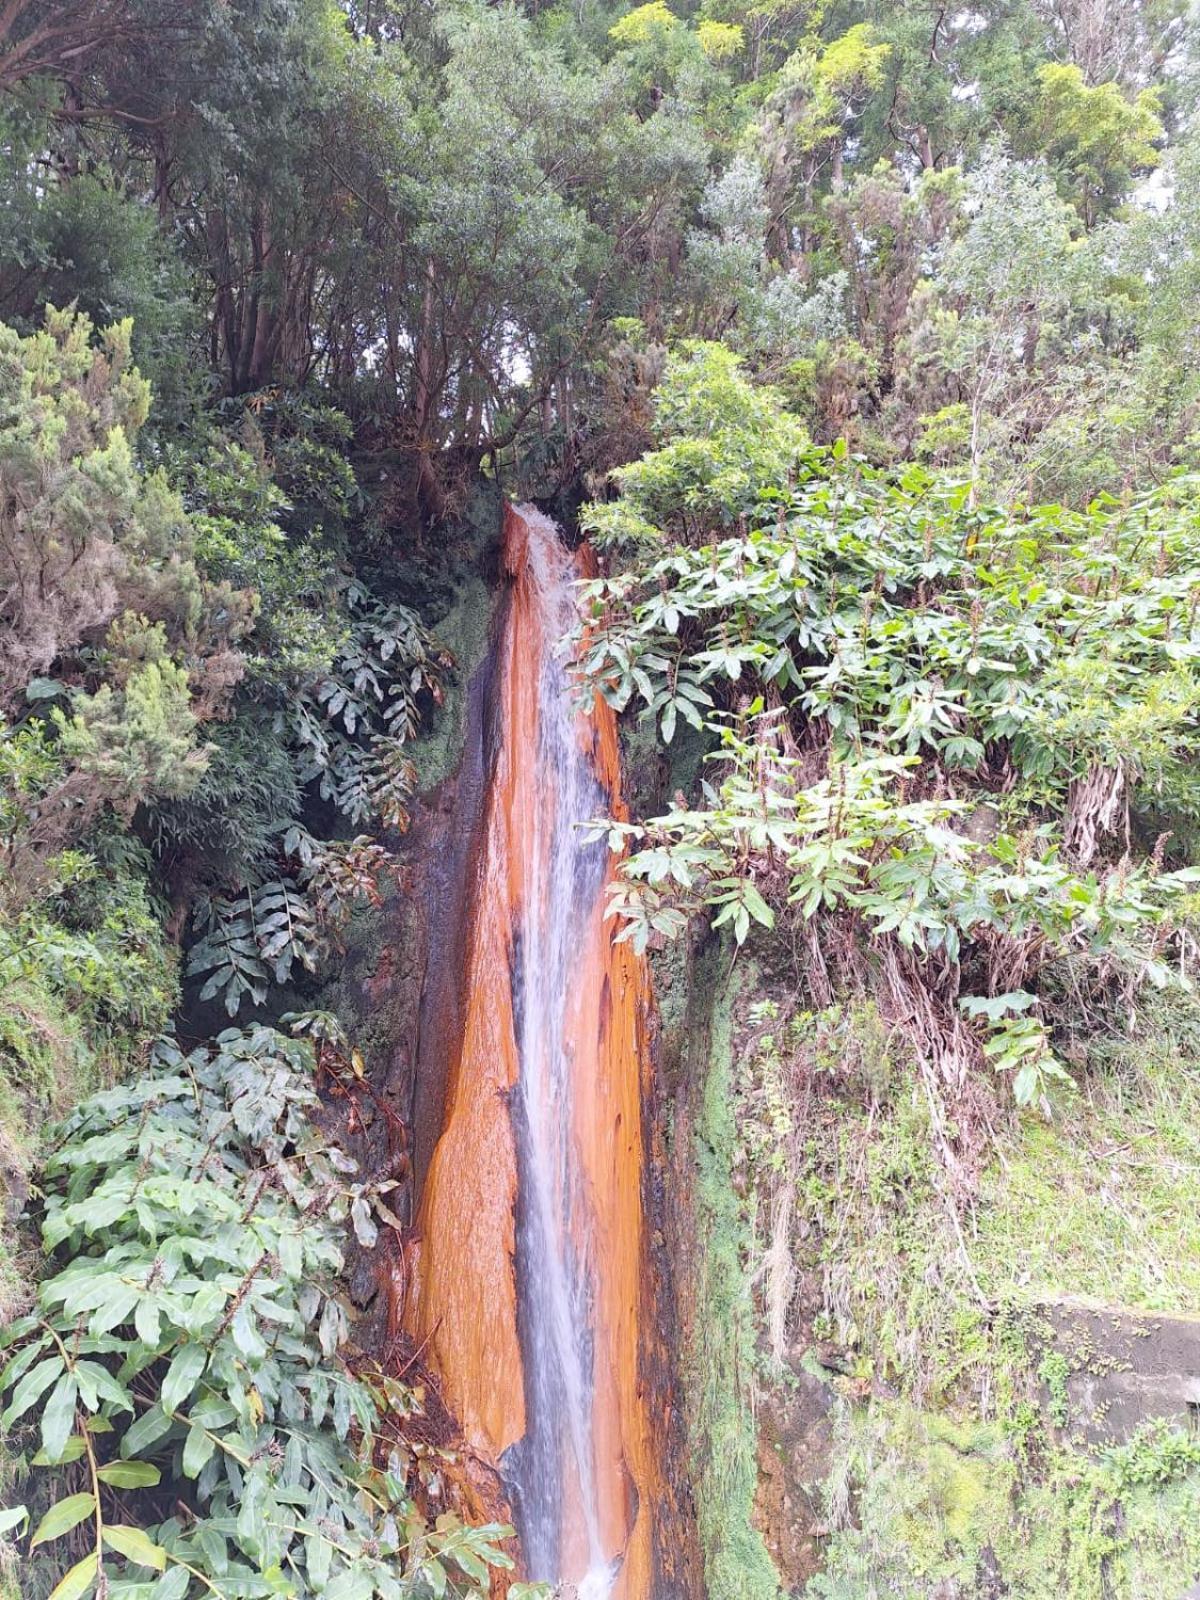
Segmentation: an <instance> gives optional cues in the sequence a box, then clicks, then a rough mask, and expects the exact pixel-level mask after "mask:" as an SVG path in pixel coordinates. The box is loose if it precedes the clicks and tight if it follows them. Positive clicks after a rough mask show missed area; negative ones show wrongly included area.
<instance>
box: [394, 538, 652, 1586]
mask: <svg viewBox="0 0 1200 1600" xmlns="http://www.w3.org/2000/svg"><path fill="white" fill-rule="evenodd" d="M505 535H506V540H505V553H506V567H507V569H508V572H509V574H510V577H511V581H512V585H513V588H512V596H511V607H510V610H509V613H508V620H507V626H506V629H505V636H504V638H503V640H502V641H501V644H500V651H501V654H500V660H499V672H498V677H497V686H496V695H497V701H496V707H495V713H496V715H495V721H496V726H497V730H498V744H497V748H496V750H495V754H494V764H493V767H492V770H491V774H490V787H489V799H488V810H487V817H486V824H485V830H484V838H483V844H482V848H481V853H480V859H479V861H478V862H477V865H476V873H475V878H474V888H473V895H472V899H471V903H470V904H469V905H465V906H464V907H463V914H464V915H465V916H469V917H470V918H471V937H470V943H469V953H468V957H467V964H466V967H467V970H466V974H465V982H466V984H467V985H468V1001H467V1011H466V1021H465V1026H464V1028H463V1031H462V1039H461V1044H460V1046H459V1047H458V1048H457V1050H456V1052H455V1054H454V1057H453V1060H452V1067H451V1073H450V1081H449V1083H448V1085H447V1094H446V1109H445V1115H444V1121H443V1126H442V1132H441V1137H440V1139H439V1142H438V1144H437V1147H436V1150H435V1152H434V1155H433V1159H432V1161H431V1163H430V1167H429V1171H428V1175H427V1178H426V1181H425V1184H424V1188H423V1191H422V1195H421V1200H420V1207H419V1212H418V1217H417V1232H418V1237H419V1241H420V1242H419V1246H418V1249H417V1251H416V1253H415V1258H414V1261H413V1270H412V1286H411V1289H410V1293H409V1295H408V1299H407V1304H406V1309H405V1321H406V1324H407V1326H408V1330H409V1332H410V1333H411V1334H412V1335H413V1337H414V1338H415V1339H417V1340H419V1341H421V1342H422V1343H423V1344H424V1345H425V1348H426V1350H427V1352H428V1358H429V1360H430V1363H431V1365H432V1366H433V1367H434V1368H435V1370H436V1371H437V1372H438V1374H439V1376H440V1379H441V1383H442V1388H443V1392H444V1395H445V1398H446V1401H447V1404H448V1405H449V1406H450V1407H451V1408H452V1410H454V1412H455V1413H456V1415H457V1416H458V1418H459V1420H460V1422H461V1424H462V1427H463V1430H464V1433H465V1435H466V1437H467V1439H468V1441H469V1442H470V1444H471V1445H472V1446H473V1447H474V1448H475V1449H477V1450H479V1451H480V1452H481V1453H483V1454H485V1455H487V1456H489V1457H490V1458H491V1459H492V1460H494V1461H497V1462H498V1463H499V1464H500V1465H501V1468H502V1471H504V1473H505V1476H506V1479H507V1478H508V1477H509V1475H510V1473H511V1474H513V1476H514V1477H516V1479H517V1480H518V1481H517V1482H516V1483H515V1485H514V1500H515V1502H516V1503H517V1504H518V1506H520V1505H521V1504H522V1503H525V1504H526V1505H527V1506H529V1505H530V1504H532V1499H531V1496H530V1494H529V1493H527V1494H526V1496H525V1498H524V1502H523V1500H522V1485H521V1482H520V1481H519V1480H520V1479H521V1478H522V1476H523V1475H524V1476H526V1477H530V1478H532V1477H536V1476H537V1475H538V1474H542V1475H545V1474H546V1473H547V1472H549V1474H550V1475H551V1476H553V1475H554V1474H557V1475H558V1481H557V1486H555V1485H553V1484H552V1485H551V1486H550V1488H549V1490H546V1491H545V1492H542V1491H540V1490H539V1493H541V1497H542V1499H543V1500H544V1501H546V1502H547V1503H548V1504H549V1506H550V1512H549V1513H546V1511H545V1510H543V1511H542V1512H541V1513H540V1517H541V1522H542V1524H544V1523H545V1521H546V1518H547V1514H549V1515H550V1517H551V1518H552V1519H553V1520H554V1521H556V1523H557V1527H556V1528H555V1529H553V1530H551V1536H550V1537H549V1539H548V1541H547V1538H546V1537H545V1528H544V1526H543V1528H542V1535H543V1537H541V1538H540V1539H538V1540H533V1539H532V1538H531V1539H527V1541H526V1546H527V1549H533V1548H534V1547H535V1545H536V1546H538V1547H539V1548H542V1547H545V1545H546V1544H547V1542H548V1543H549V1544H550V1545H552V1546H553V1547H554V1550H555V1555H554V1562H555V1564H556V1565H557V1567H558V1570H557V1571H553V1572H550V1571H535V1572H533V1573H532V1575H533V1576H536V1577H539V1578H542V1577H546V1578H552V1579H555V1580H557V1581H563V1582H565V1583H568V1584H582V1585H583V1587H584V1589H585V1590H586V1592H587V1593H589V1594H591V1595H596V1596H604V1595H612V1596H614V1597H620V1600H651V1588H652V1577H651V1574H652V1550H651V1536H652V1530H651V1526H650V1523H651V1508H652V1506H653V1505H654V1504H655V1503H656V1500H657V1498H658V1495H657V1482H658V1478H659V1472H660V1467H659V1463H658V1461H657V1459H656V1452H655V1442H654V1440H653V1438H652V1437H651V1428H650V1425H649V1415H648V1411H647V1408H646V1407H645V1405H644V1403H643V1396H642V1393H641V1387H640V1383H641V1377H640V1365H641V1363H640V1333H639V1321H640V1312H641V1307H642V1303H643V1300H644V1283H645V1275H646V1259H645V1239H644V1223H643V1214H642V1157H643V1130H642V1105H643V1093H644V1090H645V1088H646V1085H645V1083H644V1081H643V1078H644V1075H645V1073H646V1072H647V1071H648V1051H647V1026H648V1017H649V1007H650V987H649V974H648V970H647V967H646V963H645V961H644V960H643V959H642V958H640V957H638V956H636V955H635V954H634V952H633V950H632V947H631V946H630V945H629V944H627V943H625V944H617V943H614V933H615V928H614V925H613V923H612V922H611V921H609V922H606V921H605V919H604V908H605V894H604V888H605V885H606V883H607V882H608V881H609V880H610V879H611V874H612V870H613V869H612V865H611V861H605V860H603V859H602V858H601V857H600V855H599V854H598V852H597V851H595V850H593V851H592V852H591V853H590V855H588V856H587V857H586V860H585V864H584V865H585V868H586V870H585V869H584V868H578V867H577V868H574V869H573V870H574V871H575V877H574V878H572V879H570V880H569V882H568V885H567V891H564V888H563V882H564V880H563V878H562V874H561V870H560V872H559V875H558V876H557V877H555V875H554V874H553V873H552V872H551V871H550V865H551V863H550V862H549V861H548V860H547V859H544V857H545V853H546V852H549V851H552V850H558V851H562V850H575V849H576V848H577V846H576V844H575V841H576V840H577V838H578V835H577V833H576V831H575V829H574V826H573V825H574V824H575V823H577V822H583V821H587V820H588V817H587V816H575V815H570V814H568V813H569V812H570V810H571V808H572V807H578V806H579V805H581V804H586V803H588V801H589V800H590V799H592V798H595V800H596V802H597V805H596V809H601V808H606V809H607V811H608V813H609V814H610V815H614V816H620V815H623V810H622V804H621V799H620V794H619V768H620V762H619V752H618V745H617V731H616V723H615V719H614V717H613V714H612V711H611V709H610V708H609V707H608V706H606V705H604V704H603V703H601V702H599V701H597V703H596V704H595V705H593V706H592V707H591V708H590V709H589V710H579V709H577V708H571V707H569V706H567V703H566V702H565V701H564V700H563V699H562V697H561V695H560V694H559V693H558V691H557V690H556V689H555V688H554V686H555V685H561V683H562V674H561V672H558V673H557V676H556V674H555V669H553V667H551V668H550V669H549V670H548V668H547V662H548V660H550V659H551V657H550V652H552V651H553V650H554V648H555V645H556V643H557V634H558V633H559V632H561V621H562V618H563V616H564V614H565V607H567V606H569V598H568V597H569V581H570V578H571V577H572V576H573V575H574V571H575V570H576V569H575V568H573V567H571V565H570V563H569V558H567V557H566V556H565V554H564V552H563V551H562V550H561V548H560V547H559V546H558V545H557V543H556V542H555V541H554V539H553V533H552V530H550V529H549V525H548V524H546V523H545V522H544V520H543V519H540V518H538V517H537V515H536V514H535V513H533V514H531V513H524V512H517V511H513V510H511V509H510V510H509V511H508V513H507V516H506V524H505ZM548 685H550V690H549V691H548ZM548 692H550V693H552V696H553V699H554V704H553V705H552V706H548V705H547V695H548ZM553 718H557V723H555V724H554V725H553V726H552V725H551V724H552V719H553ZM564 728H567V729H569V740H568V741H567V742H569V743H570V744H571V745H572V746H573V750H574V754H573V756H566V757H564V755H563V754H562V746H563V729H564ZM556 731H557V734H558V738H559V744H558V746H557V747H555V746H554V741H553V736H554V734H555V732H556ZM552 747H553V748H554V749H557V752H558V753H557V756H556V759H557V762H558V766H557V768H556V767H555V765H554V762H553V761H552V760H551V758H550V757H549V756H548V754H547V751H548V750H549V749H551V748H552ZM573 763H578V764H581V765H582V775H581V773H580V772H579V771H575V770H574V767H573ZM564 764H565V766H566V768H568V769H570V771H569V774H568V776H569V778H570V781H566V780H564V781H562V782H561V783H557V782H556V781H555V779H556V774H557V773H559V772H561V771H562V769H563V767H564ZM581 795H582V796H583V799H582V800H581V798H580V797H581ZM568 891H569V892H568ZM531 901H538V902H540V903H538V904H531V903H530V902H531ZM564 917H566V918H569V927H568V928H567V930H566V937H565V939H564V937H563V936H562V931H561V930H557V931H558V934H559V937H558V938H557V942H547V940H546V938H545V926H544V925H545V924H546V922H547V919H552V918H557V919H558V921H559V922H562V921H563V920H564ZM564 948H565V949H566V960H565V962H564V961H563V959H562V954H561V953H562V951H563V949H564ZM555 951H557V952H559V955H558V956H557V957H555V956H554V955H553V952H555ZM556 963H557V964H559V965H565V967H566V976H565V981H564V980H563V979H562V977H561V976H560V978H559V980H558V983H559V989H560V990H561V994H559V997H558V999H557V1001H555V1003H554V1004H547V1002H546V999H545V994H544V993H543V989H542V987H541V986H542V985H543V984H544V983H548V982H549V979H547V978H546V975H545V973H544V972H543V970H542V969H543V968H544V967H546V966H548V965H554V964H556ZM550 992H551V996H552V999H553V996H554V995H555V994H556V993H558V991H556V990H554V989H553V987H551V990H550ZM531 1012H536V1015H534V1016H532V1018H531ZM539 1027H541V1028H543V1029H546V1028H548V1029H549V1030H550V1033H551V1035H552V1036H551V1037H550V1038H549V1040H548V1041H547V1040H545V1039H542V1038H541V1037H540V1035H539V1034H538V1028H539ZM560 1035H561V1036H560ZM523 1055H524V1057H525V1060H524V1061H523V1059H522V1057H523ZM551 1058H552V1059H553V1062H554V1070H553V1073H550V1074H548V1075H546V1076H545V1077H544V1079H543V1077H539V1076H537V1075H536V1074H537V1072H538V1071H539V1070H542V1069H539V1066H538V1063H539V1062H541V1063H543V1068H544V1061H545V1060H546V1059H551ZM523 1071H524V1072H526V1073H527V1074H530V1075H532V1076H529V1077H527V1078H525V1079H522V1073H523ZM533 1085H537V1086H538V1087H537V1089H536V1092H534V1091H533V1089H532V1087H531V1086H533ZM543 1123H544V1124H545V1126H544V1127H543ZM535 1173H537V1174H540V1178H541V1187H540V1189H539V1188H538V1187H537V1184H536V1183H535V1178H534V1174H535ZM535 1191H536V1193H535ZM539 1206H540V1208H541V1209H540V1211H539ZM549 1213H553V1221H552V1223H548V1224H546V1226H545V1227H543V1229H542V1232H541V1233H540V1234H538V1233H537V1226H536V1224H537V1220H538V1217H539V1216H540V1215H542V1214H549ZM531 1214H532V1216H533V1219H534V1220H533V1222H532V1223H531V1222H530V1220H529V1218H530V1216H531ZM522 1216H523V1217H524V1218H525V1221H524V1223H522V1222H521V1220H520V1219H521V1217H522ZM522 1228H524V1230H525V1231H524V1232H522ZM531 1230H532V1231H531ZM535 1236H536V1237H535ZM531 1238H534V1240H535V1244H534V1245H531V1244H530V1243H529V1242H528V1241H529V1240H530V1239H531ZM522 1241H525V1242H522ZM539 1241H540V1242H539ZM535 1245H536V1248H535ZM539 1251H540V1252H541V1253H540V1254H539V1253H538V1252H539ZM535 1268H536V1270H537V1272H538V1275H539V1281H538V1282H535V1283H532V1284H531V1283H524V1284H521V1283H519V1282H518V1274H519V1273H520V1272H521V1271H522V1270H525V1271H532V1270H534V1269H535ZM543 1276H544V1277H545V1279H546V1283H545V1285H543V1283H542V1282H541V1281H540V1279H541V1277H543ZM560 1280H561V1282H560ZM555 1283H559V1293H558V1298H557V1301H554V1300H553V1293H552V1291H553V1285H554V1284H555ZM563 1284H569V1288H570V1293H569V1294H568V1293H565V1292H564V1291H563V1290H562V1285H563ZM539 1296H543V1297H544V1298H545V1301H546V1303H545V1305H543V1304H542V1300H540V1299H539ZM566 1305H569V1306H570V1307H571V1308H572V1315H574V1316H575V1318H576V1319H577V1320H578V1321H579V1322H581V1323H582V1324H583V1325H582V1326H581V1327H578V1328H573V1329H572V1330H571V1332H570V1337H569V1338H567V1337H566V1336H565V1334H564V1335H563V1336H562V1337H561V1338H560V1339H559V1343H558V1344H555V1343H554V1339H553V1337H551V1336H549V1335H547V1334H546V1333H545V1327H544V1325H543V1319H546V1321H548V1322H549V1323H550V1324H554V1322H555V1316H556V1314H558V1315H559V1316H560V1318H565V1313H564V1312H563V1311H562V1308H563V1307H564V1306H566ZM531 1330H533V1331H532V1332H531ZM534 1337H540V1338H541V1341H542V1342H541V1345H540V1347H539V1348H540V1349H541V1351H542V1354H541V1356H540V1357H539V1358H538V1363H539V1364H538V1371H544V1370H545V1369H546V1366H547V1363H549V1365H550V1366H551V1367H553V1365H554V1363H555V1362H556V1361H557V1362H558V1363H559V1365H560V1366H561V1367H562V1368H563V1371H562V1372H552V1373H551V1380H543V1387H542V1390H541V1391H539V1390H538V1388H537V1385H536V1384H535V1383H534V1382H533V1380H532V1378H531V1376H530V1373H529V1372H528V1371H527V1360H529V1361H533V1359H534V1358H533V1357H532V1356H531V1355H530V1353H529V1349H528V1348H523V1340H524V1341H525V1344H526V1346H528V1345H529V1341H530V1339H531V1338H534ZM547 1350H549V1351H550V1355H549V1356H548V1355H547V1354H546V1351H547ZM563 1351H566V1352H567V1354H563V1353H562V1352H563ZM555 1352H558V1353H557V1354H556V1353H555ZM572 1352H574V1353H575V1354H576V1356H577V1357H578V1369H579V1370H578V1371H576V1372H574V1375H573V1376H572V1374H571V1373H568V1372H567V1371H566V1368H567V1367H568V1366H570V1365H571V1361H570V1359H569V1357H570V1354H571V1353H572ZM580 1352H582V1354H580ZM547 1381H551V1382H552V1384H554V1383H557V1384H559V1386H560V1389H561V1392H562V1394H563V1396H565V1397H570V1396H571V1395H574V1396H575V1406H574V1410H572V1407H571V1405H570V1404H568V1398H564V1399H563V1402H562V1409H563V1411H564V1413H565V1412H567V1411H570V1412H571V1414H572V1416H575V1415H577V1416H578V1419H579V1420H578V1425H577V1426H575V1427H574V1429H572V1428H571V1427H570V1426H568V1425H567V1423H566V1422H564V1421H562V1420H561V1419H559V1418H557V1417H553V1418H549V1419H547V1418H545V1417H543V1425H542V1426H541V1427H540V1428H535V1426H534V1416H535V1413H536V1412H537V1411H538V1408H539V1407H540V1408H541V1410H542V1411H543V1412H544V1411H545V1410H546V1409H547V1401H546V1388H545V1384H546V1382H547ZM556 1392H557V1391H556ZM547 1424H549V1425H547ZM527 1432H528V1433H529V1435H530V1438H529V1439H528V1440H527V1439H526V1435H527ZM547 1437H549V1438H550V1443H549V1444H546V1443H545V1442H544V1441H545V1439H546V1438H547ZM538 1439H540V1440H542V1441H543V1443H541V1444H538V1443H537V1442H536V1441H537V1440H538ZM523 1441H524V1443H523ZM531 1441H532V1442H531ZM514 1446H517V1447H518V1448H517V1450H516V1451H515V1452H513V1454H511V1455H509V1456H506V1455H505V1453H506V1452H510V1451H512V1450H513V1447H514ZM531 1449H536V1450H541V1451H543V1454H544V1456H545V1459H544V1460H543V1461H542V1462H541V1463H540V1465H538V1464H533V1465H531V1463H530V1460H529V1459H528V1453H529V1451H530V1450H531ZM522 1452H524V1454H522ZM501 1458H504V1459H503V1460H502V1459H501ZM515 1463H520V1464H519V1465H516V1464H515ZM538 1481H539V1483H540V1482H541V1478H538ZM527 1515H528V1516H529V1517H530V1518H532V1517H533V1515H534V1513H533V1512H532V1511H527ZM523 1531H524V1530H523ZM541 1564H542V1565H543V1566H545V1565H546V1564H547V1558H546V1557H545V1556H544V1555H543V1557H542V1558H541Z"/></svg>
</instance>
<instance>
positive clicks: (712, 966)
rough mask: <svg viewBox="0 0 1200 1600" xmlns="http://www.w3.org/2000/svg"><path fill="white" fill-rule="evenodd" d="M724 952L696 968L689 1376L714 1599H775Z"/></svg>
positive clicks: (733, 979)
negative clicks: (702, 999) (755, 1395)
mask: <svg viewBox="0 0 1200 1600" xmlns="http://www.w3.org/2000/svg"><path fill="white" fill-rule="evenodd" d="M724 959H725V960H726V961H727V960H728V957H727V956H725V958H724ZM721 960H722V955H721V951H720V950H719V948H715V949H713V950H712V951H711V952H710V953H709V955H708V957H707V959H706V960H705V961H704V962H703V963H702V966H701V971H700V972H699V973H698V974H697V984H698V986H699V992H700V993H702V994H708V995H711V996H712V997H713V998H712V1011H711V1021H710V1029H709V1038H708V1052H707V1068H706V1071H705V1075H704V1081H703V1087H702V1089H701V1093H700V1098H699V1105H698V1107H697V1111H696V1117H695V1124H694V1128H693V1149H694V1159H695V1175H694V1176H695V1189H694V1209H695V1222H696V1244H697V1251H698V1274H697V1278H698V1281H697V1284H696V1301H695V1308H694V1315H693V1317H692V1319H691V1347H690V1348H689V1350H688V1351H687V1353H686V1359H685V1374H684V1376H685V1385H686V1389H687V1397H688V1409H689V1431H690V1435H691V1443H692V1462H693V1474H694V1483H695V1492H696V1509H697V1514H698V1518H699V1525H700V1542H701V1548H702V1551H703V1556H704V1576H705V1592H706V1594H707V1596H708V1600H774V1597H775V1596H777V1595H778V1594H779V1577H778V1574H777V1573H776V1571H775V1568H774V1566H773V1565H772V1562H771V1558H770V1556H769V1555H768V1554H767V1550H766V1546H765V1545H764V1543H763V1540H762V1536H761V1534H760V1533H759V1532H758V1529H757V1528H756V1527H755V1526H754V1522H753V1512H754V1498H755V1492H756V1488H757V1478H758V1469H757V1438H756V1433H755V1426H754V1410H753V1400H752V1390H753V1368H754V1347H755V1326H754V1305H753V1300H752V1297H751V1293H750V1287H749V1283H748V1281H747V1277H746V1271H745V1261H746V1252H747V1249H748V1245H749V1236H748V1233H747V1231H746V1228H745V1222H744V1217H743V1214H742V1208H741V1204H740V1202H739V1199H738V1196H737V1194H736V1193H735V1191H734V1187H733V1166H734V1160H735V1155H736V1150H737V1142H738V1136H737V1125H736V1121H735V1115H734V1113H735V1105H736V1102H735V1098H734V1095H733V1059H734V1047H733V1035H734V1022H733V1017H734V1004H735V999H736V996H737V993H738V990H739V988H740V982H739V977H738V975H737V974H736V973H735V974H733V975H727V974H725V973H722V972H721V970H720V963H721Z"/></svg>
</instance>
